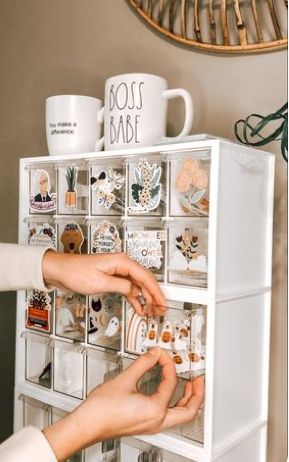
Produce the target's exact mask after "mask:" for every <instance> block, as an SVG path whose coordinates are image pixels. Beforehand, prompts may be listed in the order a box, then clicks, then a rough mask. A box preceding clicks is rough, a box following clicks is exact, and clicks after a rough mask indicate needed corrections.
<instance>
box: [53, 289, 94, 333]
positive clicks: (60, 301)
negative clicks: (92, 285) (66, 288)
mask: <svg viewBox="0 0 289 462" xmlns="http://www.w3.org/2000/svg"><path fill="white" fill-rule="evenodd" d="M55 308H56V310H55V311H56V334H57V335H63V336H67V337H72V338H74V339H78V340H79V339H81V338H82V337H83V334H84V331H85V309H86V305H85V297H84V296H82V295H78V294H72V293H66V292H62V291H60V290H59V291H57V295H56V299H55Z"/></svg>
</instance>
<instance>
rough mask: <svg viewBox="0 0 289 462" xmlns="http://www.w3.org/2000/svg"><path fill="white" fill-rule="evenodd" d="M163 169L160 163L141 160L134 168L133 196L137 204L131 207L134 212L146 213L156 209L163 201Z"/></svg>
mask: <svg viewBox="0 0 289 462" xmlns="http://www.w3.org/2000/svg"><path fill="white" fill-rule="evenodd" d="M161 174H162V169H161V167H160V166H159V165H157V164H153V165H152V166H151V165H150V164H149V162H148V161H147V160H141V161H140V162H139V164H138V166H137V167H136V168H135V170H134V183H133V184H132V185H131V197H132V200H133V202H134V204H135V206H131V207H129V211H130V212H133V213H146V212H150V211H152V210H155V209H156V208H157V207H158V206H159V204H160V201H161V195H162V185H161V183H160V178H161Z"/></svg>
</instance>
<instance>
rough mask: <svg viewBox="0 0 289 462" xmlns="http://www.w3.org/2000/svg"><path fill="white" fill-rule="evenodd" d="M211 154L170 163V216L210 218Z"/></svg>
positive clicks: (174, 160) (188, 157)
mask: <svg viewBox="0 0 289 462" xmlns="http://www.w3.org/2000/svg"><path fill="white" fill-rule="evenodd" d="M209 172H210V160H209V154H207V153H204V154H203V156H200V158H196V157H194V156H186V157H184V158H183V159H173V160H171V161H170V214H171V215H172V216H208V214H209Z"/></svg>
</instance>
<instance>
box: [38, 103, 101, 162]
mask: <svg viewBox="0 0 289 462" xmlns="http://www.w3.org/2000/svg"><path fill="white" fill-rule="evenodd" d="M101 106H102V102H101V100H100V99H98V98H93V97H91V96H81V95H57V96H50V97H49V98H47V99H46V111H45V112H46V115H45V119H46V120H45V124H46V140H47V145H48V151H49V154H50V155H62V154H80V153H82V152H91V151H95V150H97V149H98V141H99V138H100V134H101V123H100V122H99V121H98V120H99V118H98V112H99V110H100V108H101Z"/></svg>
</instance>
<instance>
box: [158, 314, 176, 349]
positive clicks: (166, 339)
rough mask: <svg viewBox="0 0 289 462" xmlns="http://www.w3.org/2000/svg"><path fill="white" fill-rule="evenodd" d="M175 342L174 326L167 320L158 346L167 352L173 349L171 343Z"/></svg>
mask: <svg viewBox="0 0 289 462" xmlns="http://www.w3.org/2000/svg"><path fill="white" fill-rule="evenodd" d="M172 341H173V324H172V322H171V321H169V320H167V321H165V322H164V324H163V328H162V331H161V334H160V338H159V341H158V346H160V347H161V348H164V349H165V350H170V349H171V343H172Z"/></svg>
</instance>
